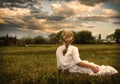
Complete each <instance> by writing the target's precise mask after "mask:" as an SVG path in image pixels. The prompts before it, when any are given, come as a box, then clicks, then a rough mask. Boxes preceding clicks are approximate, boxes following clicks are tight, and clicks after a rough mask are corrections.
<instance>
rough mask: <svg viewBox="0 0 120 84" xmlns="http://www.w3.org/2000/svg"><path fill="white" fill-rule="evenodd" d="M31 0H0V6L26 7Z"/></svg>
mask: <svg viewBox="0 0 120 84" xmlns="http://www.w3.org/2000/svg"><path fill="white" fill-rule="evenodd" d="M32 1H33V0H0V7H20V8H21V7H27V4H28V3H31V2H32Z"/></svg>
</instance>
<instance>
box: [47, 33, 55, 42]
mask: <svg viewBox="0 0 120 84" xmlns="http://www.w3.org/2000/svg"><path fill="white" fill-rule="evenodd" d="M48 37H49V41H50V42H49V43H56V34H55V33H52V34H50V35H49V36H48Z"/></svg>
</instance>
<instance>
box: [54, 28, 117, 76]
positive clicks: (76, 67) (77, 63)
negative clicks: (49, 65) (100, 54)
mask: <svg viewBox="0 0 120 84" xmlns="http://www.w3.org/2000/svg"><path fill="white" fill-rule="evenodd" d="M73 40H74V35H73V33H72V32H71V31H68V30H64V31H63V32H62V33H61V42H62V43H63V45H61V46H59V47H58V48H57V50H56V58H57V69H58V73H60V72H62V71H69V72H70V73H71V72H72V73H74V72H76V73H86V74H89V75H104V74H109V75H112V74H116V73H118V71H117V70H115V69H114V68H113V67H111V66H104V65H102V66H99V65H97V64H95V63H91V62H88V61H83V60H81V59H80V57H79V51H78V48H77V47H75V46H72V45H70V44H71V43H72V42H73Z"/></svg>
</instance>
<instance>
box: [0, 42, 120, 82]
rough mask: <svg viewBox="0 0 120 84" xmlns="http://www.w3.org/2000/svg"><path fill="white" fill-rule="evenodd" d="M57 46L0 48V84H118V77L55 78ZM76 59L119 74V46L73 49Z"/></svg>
mask: <svg viewBox="0 0 120 84" xmlns="http://www.w3.org/2000/svg"><path fill="white" fill-rule="evenodd" d="M58 46H59V45H48V44H46V45H27V46H26V47H1V48H0V84H119V83H120V73H118V74H116V75H112V76H108V75H105V76H89V75H87V74H71V75H65V74H61V75H60V76H57V69H56V56H55V51H56V49H57V47H58ZM75 46H77V47H78V48H79V52H80V58H81V59H83V60H88V61H90V62H94V63H96V64H99V65H103V64H104V65H110V66H113V67H115V68H116V69H117V70H118V71H119V72H120V64H119V59H120V45H115V44H112V45H105V44H104V45H103V44H98V45H75Z"/></svg>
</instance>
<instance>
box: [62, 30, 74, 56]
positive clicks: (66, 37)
mask: <svg viewBox="0 0 120 84" xmlns="http://www.w3.org/2000/svg"><path fill="white" fill-rule="evenodd" d="M73 40H74V35H73V33H72V32H71V31H69V30H63V32H62V33H61V42H62V43H63V44H65V47H66V48H65V49H64V50H63V55H65V54H66V52H67V49H68V46H69V45H70V44H71V43H72V42H73Z"/></svg>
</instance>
